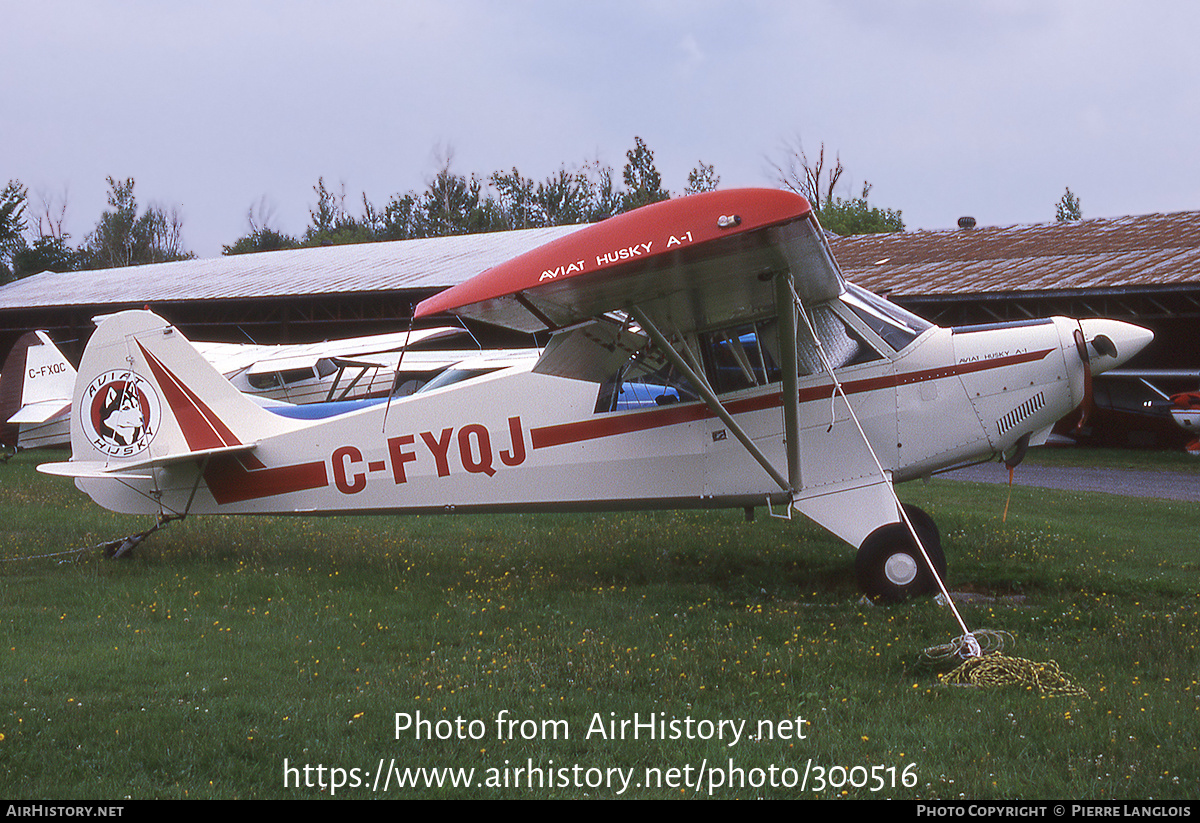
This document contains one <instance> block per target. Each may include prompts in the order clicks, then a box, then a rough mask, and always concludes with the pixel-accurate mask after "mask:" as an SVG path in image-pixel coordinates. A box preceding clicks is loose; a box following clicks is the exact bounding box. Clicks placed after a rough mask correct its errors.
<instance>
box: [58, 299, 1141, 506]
mask: <svg viewBox="0 0 1200 823" xmlns="http://www.w3.org/2000/svg"><path fill="white" fill-rule="evenodd" d="M877 299H878V298H876V300H877ZM851 302H852V301H851ZM834 303H838V305H835V306H833V307H831V308H829V309H828V310H827V311H826V317H825V318H824V320H821V318H817V319H818V320H821V322H819V323H818V326H819V327H820V328H819V329H818V331H817V332H816V334H817V336H818V337H825V336H828V337H829V339H828V340H827V346H826V347H827V348H829V349H831V350H832V349H836V348H839V347H840V348H845V347H846V345H850V344H844V341H843V338H845V339H850V340H851V341H852V343H853V346H855V347H857V348H856V349H855V350H853V351H849V350H848V351H844V352H842V353H841V354H840V355H838V356H841V357H842V358H843V359H844V360H845V361H846V362H845V364H843V365H840V366H838V367H837V368H836V370H835V372H834V373H835V374H836V377H837V380H838V381H839V382H840V384H841V387H842V390H843V391H844V393H845V396H846V398H847V399H848V400H849V402H850V404H851V405H852V407H853V409H854V412H855V416H856V417H857V418H858V423H859V424H861V426H862V430H863V431H864V432H865V434H866V436H867V438H868V440H869V442H870V444H871V449H872V451H873V452H874V455H875V456H876V457H877V459H878V461H879V467H880V468H882V469H883V471H884V472H885V473H886V475H887V476H888V477H889V479H894V480H907V479H911V478H915V477H919V476H923V475H928V474H929V473H931V472H933V471H936V470H938V469H941V468H945V467H948V466H952V465H956V464H959V463H962V462H965V461H969V460H977V459H981V458H986V457H988V456H992V455H998V454H1002V453H1004V452H1007V451H1008V450H1010V449H1012V448H1013V447H1014V446H1015V445H1016V444H1017V443H1018V441H1020V440H1021V439H1022V438H1023V437H1029V436H1033V437H1034V438H1035V442H1036V437H1037V436H1039V434H1041V433H1048V431H1049V428H1050V427H1051V426H1052V425H1053V424H1054V422H1055V421H1057V420H1058V419H1060V418H1061V417H1063V416H1064V415H1066V414H1067V413H1069V412H1070V411H1071V410H1072V409H1073V408H1075V407H1076V406H1078V405H1079V403H1080V402H1081V400H1082V399H1083V393H1084V383H1085V378H1084V366H1085V364H1084V363H1083V361H1082V360H1081V358H1080V356H1079V355H1078V353H1077V350H1076V344H1075V342H1074V340H1073V334H1074V332H1075V331H1076V330H1077V329H1079V328H1080V324H1079V323H1078V322H1077V321H1074V320H1067V319H1064V318H1054V319H1050V320H1044V321H1033V322H1030V323H1025V324H1016V325H1001V326H995V327H977V328H960V329H946V328H938V327H934V326H929V325H928V324H920V325H918V324H916V323H914V324H913V325H910V326H909V327H908V328H907V329H906V331H905V333H904V334H901V335H899V336H894V335H893V334H892V331H891V330H890V329H889V328H887V327H886V324H880V323H876V322H875V320H873V319H872V318H871V317H870V316H868V315H865V314H864V313H863V311H862V310H861V307H857V308H856V307H854V306H852V305H850V304H849V303H847V304H845V305H842V304H841V301H834ZM814 317H816V314H814ZM864 318H865V320H864ZM1084 322H1085V323H1091V322H1099V323H1107V324H1109V325H1106V326H1104V330H1105V332H1106V333H1107V334H1109V335H1110V336H1114V335H1115V336H1117V337H1120V338H1121V344H1120V345H1119V346H1118V348H1123V349H1125V351H1128V352H1129V353H1128V354H1125V353H1124V352H1123V353H1122V354H1123V357H1122V358H1121V359H1122V360H1123V359H1125V358H1127V357H1128V356H1130V355H1131V354H1132V353H1134V352H1135V351H1136V350H1137V349H1139V348H1140V347H1141V345H1144V342H1145V340H1146V339H1148V332H1144V330H1141V329H1138V328H1137V327H1135V326H1130V325H1128V324H1119V323H1117V324H1114V321H1084ZM830 326H836V327H837V330H836V333H835V334H831V333H828V332H827V331H825V329H827V328H829V327H830ZM843 327H844V328H843ZM1135 330H1136V331H1135ZM1090 336H1094V333H1093V334H1092V335H1090ZM716 339H718V340H719V343H720V345H721V346H725V347H728V346H730V345H736V346H740V347H743V348H742V349H739V352H738V358H737V361H736V362H738V363H741V364H742V365H741V366H740V367H734V366H728V367H727V368H726V371H729V372H732V373H733V376H734V377H737V379H736V380H732V381H729V380H726V382H727V383H729V385H730V386H732V388H729V390H727V391H723V392H721V393H720V394H719V397H720V400H721V403H722V405H723V406H724V407H725V408H726V409H727V410H728V412H729V413H730V414H731V415H733V417H734V419H735V420H736V422H737V424H738V425H739V426H741V428H742V429H743V430H744V431H745V432H746V434H748V435H749V437H750V438H751V439H752V440H753V442H754V444H755V445H756V446H757V447H758V448H759V449H760V450H761V452H762V453H763V454H764V455H765V456H766V457H767V459H768V460H770V461H771V462H772V463H773V464H775V465H777V466H781V467H782V466H786V464H787V444H786V443H785V437H784V422H783V405H784V404H783V395H782V388H781V383H780V382H779V381H778V379H777V378H776V379H774V380H771V379H769V378H771V377H772V373H771V370H770V366H769V361H770V360H771V357H770V352H769V351H768V349H769V346H768V345H766V343H767V342H768V341H769V332H767V331H764V330H763V329H761V328H759V329H757V330H756V331H754V332H749V333H745V334H742V336H741V337H740V338H738V337H736V336H731V335H728V334H725V335H723V336H720V337H719V338H716ZM1089 339H1090V337H1089ZM739 340H740V341H741V342H738V341H739ZM889 340H890V341H891V342H890V343H889ZM1138 341H1141V342H1138ZM709 343H710V344H711V343H712V341H709ZM1131 349H1132V350H1131ZM725 350H727V348H726V349H723V350H721V351H725ZM756 352H757V354H756ZM756 356H757V357H758V358H759V360H758V361H757V362H758V365H757V366H756V365H755V362H756V361H755V357H756ZM830 356H832V355H830ZM1092 357H1093V361H1092V364H1091V365H1092V366H1093V367H1094V368H1095V367H1097V365H1098V364H1100V360H1103V359H1105V356H1104V355H1100V354H1096V353H1094V352H1093V353H1092ZM1107 359H1111V360H1114V361H1115V358H1107ZM714 362H715V361H714ZM730 362H734V361H733V360H730ZM1100 365H1103V364H1100ZM1112 365H1115V362H1114V363H1113V364H1111V365H1108V366H1107V367H1112ZM531 366H532V361H528V362H524V363H519V364H516V365H508V366H506V367H504V368H501V369H499V370H497V371H493V372H491V373H489V374H485V375H482V376H478V377H475V378H473V379H470V380H465V381H463V382H460V383H456V384H453V385H449V386H446V387H443V388H435V389H433V390H431V391H423V392H419V393H417V394H413V395H411V396H407V397H397V398H393V399H392V400H391V401H390V402H387V403H377V404H374V405H371V406H368V407H364V408H362V409H359V410H357V411H351V412H348V413H344V414H339V415H337V416H334V417H330V418H326V419H317V420H286V419H282V418H281V419H280V420H279V427H278V432H277V433H272V434H271V435H270V436H265V437H258V438H256V446H255V448H254V449H253V451H252V452H250V453H246V454H237V455H231V454H223V455H217V456H214V457H212V458H211V459H210V460H208V461H207V462H205V463H204V464H203V466H202V467H201V465H200V463H199V462H176V463H171V464H169V465H164V466H156V467H151V468H147V469H145V470H143V471H140V472H135V473H131V474H130V475H129V476H125V477H123V478H122V479H121V480H120V481H119V482H115V481H114V480H113V479H111V478H93V477H80V478H78V479H77V481H76V482H77V484H78V485H79V486H80V488H81V489H83V490H84V491H86V492H87V493H88V494H90V495H91V496H92V497H93V498H94V499H95V500H96V501H97V502H98V503H100V504H101V505H103V506H105V507H107V508H111V509H115V510H119V511H126V512H142V513H148V514H154V513H158V512H160V507H161V511H165V512H167V513H171V512H183V511H185V510H187V511H189V512H190V513H194V514H201V513H226V514H235V513H263V514H267V513H289V514H291V513H334V512H337V513H345V512H353V511H358V512H384V511H395V512H444V511H536V510H588V509H621V508H672V507H721V506H739V507H742V506H757V505H763V504H764V503H767V502H771V503H780V502H784V503H786V502H788V501H789V499H790V498H791V494H792V493H791V492H789V491H785V490H781V489H780V487H779V486H778V485H777V484H776V483H775V482H774V481H772V480H771V478H770V477H769V476H768V475H767V473H766V472H765V471H764V470H763V468H762V467H761V466H760V465H759V464H758V463H757V462H756V461H755V460H754V459H753V457H752V456H751V455H750V454H749V452H748V451H747V450H746V449H745V448H743V446H742V445H741V444H740V443H739V442H738V441H737V440H736V439H735V438H734V437H732V436H730V432H728V431H727V426H726V424H725V423H724V422H723V421H722V420H721V419H719V417H718V416H717V415H716V414H714V412H713V411H712V409H711V408H710V407H709V406H708V405H706V404H705V403H704V402H701V401H699V400H694V399H689V396H688V394H687V392H686V390H684V391H683V392H682V394H680V393H676V394H675V395H674V396H671V397H662V396H661V395H664V394H666V392H665V391H658V394H659V396H660V397H659V401H658V402H662V403H663V405H658V402H655V401H654V400H651V401H650V402H648V403H645V404H644V405H643V404H640V403H634V404H632V405H634V406H635V407H634V408H625V406H626V405H628V404H614V403H608V402H607V401H605V400H604V391H605V390H604V388H603V387H602V386H599V385H598V384H596V383H591V382H587V381H584V380H578V379H570V378H565V377H555V376H549V375H544V374H539V373H537V372H536V371H533V370H531V368H530V367H531ZM810 366H811V367H810V369H809V373H808V374H806V375H803V376H801V377H800V380H799V401H800V405H799V409H800V420H801V431H800V437H799V441H800V442H799V450H800V465H801V469H800V475H801V478H800V479H801V483H802V485H803V486H804V488H805V489H809V490H813V489H816V490H819V489H821V488H822V487H823V486H828V487H830V488H833V487H835V486H836V485H837V484H838V483H842V482H844V481H845V480H846V479H847V477H855V476H859V475H862V474H863V473H864V472H871V471H878V470H877V469H873V468H872V466H871V465H869V464H868V463H867V462H865V461H864V460H862V459H848V458H847V454H848V453H849V452H848V445H847V444H852V443H855V442H861V438H860V435H859V433H858V427H857V425H856V424H855V422H854V420H853V419H851V416H850V415H849V414H848V410H847V408H846V405H845V403H844V402H843V401H842V400H841V399H840V398H834V397H833V393H834V392H833V383H832V381H831V379H830V376H829V374H828V373H826V372H825V371H824V370H823V369H821V368H820V367H819V366H818V364H817V362H816V360H815V359H814V360H813V362H812V363H811V364H810ZM720 368H721V367H719V366H717V365H712V366H710V369H711V370H712V372H714V373H715V372H719V371H720ZM739 368H740V371H741V372H742V376H740V377H739V376H738V374H737V372H738V370H739ZM710 376H716V375H715V374H712V375H710ZM716 382H719V381H716ZM742 383H747V384H749V385H745V386H742V387H738V386H739V385H741V384H742ZM618 385H621V384H620V383H619V382H618ZM639 385H641V386H645V385H652V386H653V385H656V384H654V383H653V382H651V383H650V384H639ZM623 388H624V387H623ZM656 391H657V390H656ZM610 393H611V387H610ZM602 401H603V402H602ZM606 404H607V405H606ZM602 408H621V409H622V410H619V411H602V410H601V411H598V409H602ZM217 411H218V413H226V412H224V411H222V410H220V409H218V410H217Z"/></svg>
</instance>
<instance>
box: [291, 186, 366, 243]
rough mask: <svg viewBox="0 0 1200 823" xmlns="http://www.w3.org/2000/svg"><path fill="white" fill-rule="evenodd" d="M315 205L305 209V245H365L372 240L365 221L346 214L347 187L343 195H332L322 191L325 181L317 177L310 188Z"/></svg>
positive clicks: (327, 190) (343, 187) (344, 188)
mask: <svg viewBox="0 0 1200 823" xmlns="http://www.w3.org/2000/svg"><path fill="white" fill-rule="evenodd" d="M313 191H314V192H316V194H317V205H316V207H315V208H311V209H309V210H308V214H309V217H311V218H312V222H311V223H309V226H308V228H307V229H306V230H305V232H304V243H303V244H302V245H305V246H340V245H343V244H346V243H367V242H370V241H371V240H374V239H375V238H374V237H373V236H372V233H371V229H370V227H369V226H368V225H367V222H366V221H365V220H360V219H358V218H356V217H353V216H351V215H350V213H349V212H347V211H346V185H345V184H344V183H343V184H342V193H341V194H340V195H337V194H334V193H333V192H331V191H329V189H327V188H325V178H324V177H318V178H317V185H315V186H313Z"/></svg>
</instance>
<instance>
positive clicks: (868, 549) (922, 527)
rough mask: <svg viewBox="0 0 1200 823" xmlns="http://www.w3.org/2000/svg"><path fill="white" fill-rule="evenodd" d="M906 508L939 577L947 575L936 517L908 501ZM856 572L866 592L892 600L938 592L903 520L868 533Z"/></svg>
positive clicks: (879, 597) (856, 559)
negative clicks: (935, 521)
mask: <svg viewBox="0 0 1200 823" xmlns="http://www.w3.org/2000/svg"><path fill="white" fill-rule="evenodd" d="M904 511H905V513H906V514H907V515H908V519H909V520H911V521H912V524H913V527H914V528H915V529H916V530H917V534H918V535H919V536H920V538H921V545H923V546H924V547H925V552H926V554H928V555H929V559H930V561H931V562H932V563H933V567H934V568H935V569H936V570H937V573H938V576H940V577H944V576H945V574H946V556H945V554H943V553H942V537H941V535H940V534H939V533H938V529H937V525H935V524H934V522H933V518H932V517H930V516H929V515H928V514H926V513H925V512H924V511H922V510H921V509H918V508H917V507H916V506H910V505H908V504H907V503H906V504H905V505H904ZM854 571H855V573H856V574H857V576H858V587H859V589H861V590H862V592H863V593H864V594H866V595H867V596H868V597H871V598H874V599H879V600H885V601H887V602H890V603H895V602H899V601H901V600H904V599H905V598H907V597H912V596H914V595H925V594H932V593H933V592H935V591H937V582H936V580H935V579H934V576H933V573H932V572H931V571H930V569H929V566H928V565H927V564H926V563H925V559H924V558H923V557H922V556H921V551H920V549H918V548H917V546H916V543H915V542H914V541H913V538H912V534H910V533H909V530H908V526H906V525H905V524H904V523H889V524H887V525H886V526H880V527H879V528H878V529H876V530H875V531H873V532H871V533H870V534H869V535H867V539H866V540H864V541H863V543H862V546H860V547H859V549H858V556H857V557H856V558H855V561H854Z"/></svg>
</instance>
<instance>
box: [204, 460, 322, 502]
mask: <svg viewBox="0 0 1200 823" xmlns="http://www.w3.org/2000/svg"><path fill="white" fill-rule="evenodd" d="M247 457H250V456H249V455H247ZM247 462H253V463H257V464H258V465H259V466H261V465H262V463H261V462H260V461H258V460H256V459H254V458H252V457H250V459H249V460H248V461H247ZM204 482H205V483H207V484H208V490H209V491H210V492H212V496H213V499H214V500H216V501H217V504H218V505H221V506H224V505H226V504H229V503H241V502H242V501H244V500H257V499H259V498H261V497H274V496H275V495H278V494H290V493H292V492H302V491H309V490H310V489H321V488H324V487H326V486H328V485H329V476H328V475H327V474H326V473H325V462H324V461H320V462H314V463H300V464H298V465H295V466H276V467H275V468H271V469H268V468H257V467H255V468H253V469H247V468H246V467H245V466H244V465H242V461H241V460H239V459H238V458H237V457H236V456H234V455H221V456H219V457H214V458H213V459H212V460H211V461H210V462H209V464H208V467H207V468H205V470H204Z"/></svg>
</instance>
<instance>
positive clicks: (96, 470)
mask: <svg viewBox="0 0 1200 823" xmlns="http://www.w3.org/2000/svg"><path fill="white" fill-rule="evenodd" d="M257 445H258V444H256V443H242V444H239V445H236V446H223V447H220V448H215V449H201V450H199V451H187V452H177V453H176V454H164V455H162V456H160V457H154V458H151V459H149V460H138V461H136V462H133V463H109V462H105V461H102V460H79V461H70V462H68V463H42V464H41V465H40V466H38V467H37V470H38V471H39V472H41V473H42V474H52V475H56V476H58V477H114V476H121V477H127V476H133V477H142V478H149V477H152V475H151V474H149V473H147V470H149V469H156V468H163V467H164V466H170V465H173V464H176V463H203V462H204V461H205V460H207V459H209V458H210V457H215V456H216V455H219V454H242V453H245V452H249V451H252V450H253V449H254V448H255V446H257Z"/></svg>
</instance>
